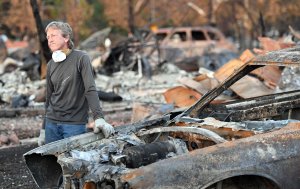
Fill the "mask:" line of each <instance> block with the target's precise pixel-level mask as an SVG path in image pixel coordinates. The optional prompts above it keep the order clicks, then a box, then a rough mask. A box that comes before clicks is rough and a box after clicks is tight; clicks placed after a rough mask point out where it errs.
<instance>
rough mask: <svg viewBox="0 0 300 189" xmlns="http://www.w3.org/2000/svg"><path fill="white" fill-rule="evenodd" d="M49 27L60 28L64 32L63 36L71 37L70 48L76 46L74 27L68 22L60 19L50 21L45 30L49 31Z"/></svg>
mask: <svg viewBox="0 0 300 189" xmlns="http://www.w3.org/2000/svg"><path fill="white" fill-rule="evenodd" d="M49 28H53V29H58V30H60V31H61V32H62V36H63V37H65V38H69V41H68V47H69V48H70V49H73V48H74V43H73V41H72V38H73V31H72V28H71V26H70V25H69V24H68V23H65V22H60V21H53V22H50V23H49V24H48V25H47V27H46V29H45V32H46V33H47V31H48V29H49Z"/></svg>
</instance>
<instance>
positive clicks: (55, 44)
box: [47, 28, 69, 52]
mask: <svg viewBox="0 0 300 189" xmlns="http://www.w3.org/2000/svg"><path fill="white" fill-rule="evenodd" d="M47 39H48V46H49V48H50V49H51V51H52V52H54V51H57V50H64V49H67V48H68V44H67V43H68V41H69V39H68V38H64V37H63V36H62V32H61V31H60V30H59V29H56V28H49V29H48V31H47Z"/></svg>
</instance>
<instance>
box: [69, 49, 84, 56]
mask: <svg viewBox="0 0 300 189" xmlns="http://www.w3.org/2000/svg"><path fill="white" fill-rule="evenodd" d="M72 52H73V53H74V54H75V55H87V52H85V51H83V50H79V49H73V50H72Z"/></svg>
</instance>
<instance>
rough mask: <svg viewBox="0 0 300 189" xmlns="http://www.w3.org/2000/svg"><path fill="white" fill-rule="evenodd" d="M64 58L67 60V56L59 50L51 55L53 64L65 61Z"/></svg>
mask: <svg viewBox="0 0 300 189" xmlns="http://www.w3.org/2000/svg"><path fill="white" fill-rule="evenodd" d="M66 58H67V55H66V54H65V53H64V52H62V51H61V50H57V51H54V52H53V53H52V59H53V61H54V62H62V61H64V60H66Z"/></svg>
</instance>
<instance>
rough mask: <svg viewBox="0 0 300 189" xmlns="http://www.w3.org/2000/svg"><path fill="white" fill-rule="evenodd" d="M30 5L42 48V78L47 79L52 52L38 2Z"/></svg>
mask: <svg viewBox="0 0 300 189" xmlns="http://www.w3.org/2000/svg"><path fill="white" fill-rule="evenodd" d="M30 5H31V8H32V12H33V16H34V19H35V23H36V27H37V32H38V36H39V41H40V48H41V52H40V54H41V55H42V58H41V60H42V61H41V71H40V72H41V78H45V76H46V72H47V70H46V68H47V66H46V64H47V62H48V61H49V60H50V59H51V51H50V49H49V47H48V41H47V37H46V33H45V29H44V27H43V23H42V19H41V17H40V13H39V9H38V4H37V1H36V0H30Z"/></svg>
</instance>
